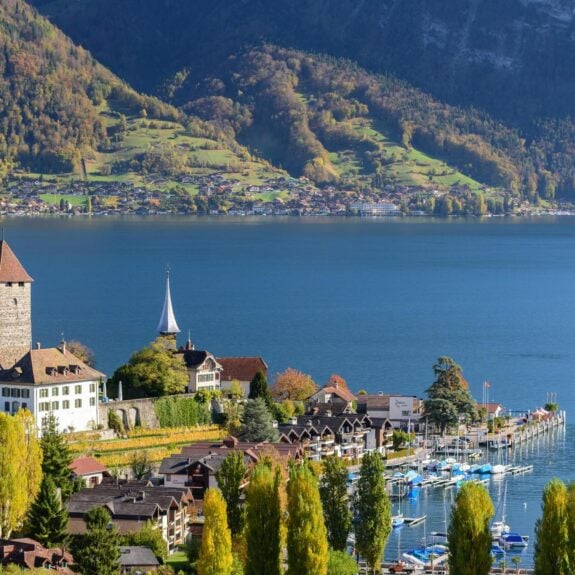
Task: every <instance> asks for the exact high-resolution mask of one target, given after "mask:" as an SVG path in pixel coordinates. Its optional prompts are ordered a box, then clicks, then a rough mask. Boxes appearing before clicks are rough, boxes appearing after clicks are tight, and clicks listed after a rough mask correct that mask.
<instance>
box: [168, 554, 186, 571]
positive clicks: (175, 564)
mask: <svg viewBox="0 0 575 575" xmlns="http://www.w3.org/2000/svg"><path fill="white" fill-rule="evenodd" d="M166 565H169V566H170V567H171V568H172V569H173V570H174V573H178V572H179V571H184V572H186V571H187V569H188V567H189V566H190V564H189V563H188V557H187V556H186V554H185V553H184V552H183V551H177V552H176V553H172V554H171V555H170V556H169V557H168V558H167V559H166Z"/></svg>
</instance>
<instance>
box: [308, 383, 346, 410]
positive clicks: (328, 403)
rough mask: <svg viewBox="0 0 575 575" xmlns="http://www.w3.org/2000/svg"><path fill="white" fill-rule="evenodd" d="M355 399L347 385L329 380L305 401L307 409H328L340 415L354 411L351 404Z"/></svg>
mask: <svg viewBox="0 0 575 575" xmlns="http://www.w3.org/2000/svg"><path fill="white" fill-rule="evenodd" d="M356 400H357V398H356V397H355V395H353V393H351V391H349V389H347V387H344V386H342V385H341V384H339V383H338V382H337V381H330V382H328V383H327V384H326V385H324V386H323V387H322V388H321V389H319V390H318V391H316V392H315V393H314V394H313V395H312V396H311V397H310V398H309V399H308V400H307V402H306V403H307V407H308V410H309V411H314V410H316V411H324V410H329V411H331V412H332V413H333V414H334V415H341V414H342V413H353V412H354V411H355V410H354V405H353V404H354V402H355V401H356Z"/></svg>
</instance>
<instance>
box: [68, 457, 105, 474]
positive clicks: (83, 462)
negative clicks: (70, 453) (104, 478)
mask: <svg viewBox="0 0 575 575" xmlns="http://www.w3.org/2000/svg"><path fill="white" fill-rule="evenodd" d="M70 469H71V470H72V471H73V472H74V474H75V475H77V476H78V477H82V476H83V475H92V474H93V473H104V472H107V471H108V469H107V468H106V466H105V465H102V464H101V463H100V462H99V461H98V460H97V459H94V458H93V457H78V459H74V461H72V463H70Z"/></svg>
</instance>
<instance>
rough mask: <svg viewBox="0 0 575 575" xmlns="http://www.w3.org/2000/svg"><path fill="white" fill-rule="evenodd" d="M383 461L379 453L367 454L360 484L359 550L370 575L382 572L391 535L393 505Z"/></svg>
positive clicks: (358, 502)
mask: <svg viewBox="0 0 575 575" xmlns="http://www.w3.org/2000/svg"><path fill="white" fill-rule="evenodd" d="M383 472H384V467H383V461H382V460H381V455H380V454H379V453H376V452H373V453H366V454H365V455H364V456H363V459H362V462H361V472H360V473H361V477H360V478H359V481H358V483H357V500H356V508H355V510H356V513H357V526H356V529H355V533H356V547H357V550H358V552H359V553H360V554H361V555H362V556H363V557H364V558H365V560H366V561H367V566H368V568H369V570H370V571H371V573H379V572H380V563H381V559H382V557H383V551H384V549H385V544H386V542H387V538H388V537H389V533H390V531H391V505H390V502H389V498H388V497H387V493H386V492H385V479H384V478H383Z"/></svg>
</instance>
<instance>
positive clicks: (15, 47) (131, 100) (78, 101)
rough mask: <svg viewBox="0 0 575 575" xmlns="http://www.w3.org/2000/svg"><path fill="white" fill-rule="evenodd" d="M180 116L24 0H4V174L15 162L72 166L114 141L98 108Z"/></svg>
mask: <svg viewBox="0 0 575 575" xmlns="http://www.w3.org/2000/svg"><path fill="white" fill-rule="evenodd" d="M106 101H114V104H115V105H116V106H119V107H121V108H122V109H124V110H125V111H127V112H128V113H129V112H133V113H136V112H139V111H140V110H142V109H145V110H146V113H147V114H148V115H149V116H151V117H157V118H163V119H171V120H175V119H177V118H178V116H179V114H178V112H177V111H176V110H175V109H174V108H173V107H171V106H169V105H167V104H164V103H161V102H160V101H159V100H157V99H155V98H151V97H146V96H141V95H139V94H137V93H135V92H134V91H133V90H131V89H130V88H128V87H127V86H126V85H125V84H124V83H123V82H122V81H120V80H119V79H118V78H117V77H115V76H114V75H113V74H112V73H110V72H109V71H107V70H106V69H105V68H103V67H102V66H100V65H99V64H98V63H96V62H95V60H94V59H93V58H92V56H91V55H90V54H89V53H88V52H87V51H85V50H83V49H82V48H79V47H76V46H74V45H73V43H72V42H71V41H70V40H69V39H68V38H66V36H64V34H62V33H61V32H60V31H58V30H57V29H56V28H55V27H54V26H53V25H52V24H51V23H50V22H49V21H48V20H46V19H45V18H44V17H42V16H40V15H39V14H38V13H37V12H36V11H35V10H34V9H32V8H31V7H30V6H29V5H28V4H27V3H26V2H23V1H22V0H4V1H3V2H2V3H1V4H0V173H1V172H2V171H3V169H4V170H5V169H6V168H8V167H9V166H11V165H12V164H13V163H14V162H17V163H20V164H21V165H22V166H24V167H26V168H28V169H30V170H33V171H37V172H44V173H48V172H69V171H73V170H74V169H78V168H79V166H80V162H81V159H82V158H83V157H84V156H88V157H89V156H90V154H91V153H93V152H94V151H95V150H96V149H97V148H98V147H100V146H105V145H107V144H108V142H109V134H108V132H107V130H106V126H105V124H104V122H103V120H102V119H101V117H100V116H99V110H98V107H99V106H101V105H102V104H104V103H105V102H106Z"/></svg>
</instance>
